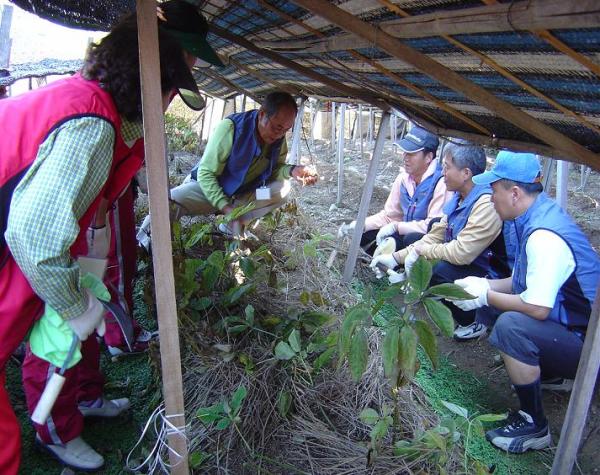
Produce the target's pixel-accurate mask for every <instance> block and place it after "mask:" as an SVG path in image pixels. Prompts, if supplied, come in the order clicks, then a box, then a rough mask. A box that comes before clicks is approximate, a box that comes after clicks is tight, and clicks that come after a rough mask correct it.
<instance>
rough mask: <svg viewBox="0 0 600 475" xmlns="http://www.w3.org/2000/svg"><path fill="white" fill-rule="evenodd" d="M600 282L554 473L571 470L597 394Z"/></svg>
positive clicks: (599, 359) (561, 433) (599, 354)
mask: <svg viewBox="0 0 600 475" xmlns="http://www.w3.org/2000/svg"><path fill="white" fill-rule="evenodd" d="M599 322H600V282H598V285H597V286H596V298H595V299H594V303H593V305H592V313H591V314H590V321H589V324H588V327H587V333H586V337H585V341H584V343H583V350H582V351H581V357H580V358H579V366H578V367H577V376H575V384H574V386H573V391H572V392H571V397H570V398H569V407H568V408H567V414H566V415H565V420H564V422H563V426H562V429H561V431H560V441H559V443H558V448H557V450H556V454H555V455H554V463H553V464H552V471H551V472H550V474H551V475H565V474H569V473H571V471H572V470H573V465H574V464H575V459H576V458H577V451H578V450H579V443H580V441H581V434H582V433H583V429H584V427H585V421H586V419H587V415H588V409H589V407H590V401H591V400H592V396H593V395H594V387H595V385H596V379H597V377H598V370H599V369H600V351H598V348H599V347H600V323H599Z"/></svg>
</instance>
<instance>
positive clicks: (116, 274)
mask: <svg viewBox="0 0 600 475" xmlns="http://www.w3.org/2000/svg"><path fill="white" fill-rule="evenodd" d="M133 205H134V196H133V187H132V186H131V185H129V186H128V187H127V189H126V190H125V192H124V193H123V194H122V195H121V197H120V198H119V199H118V200H117V201H116V203H115V205H114V207H113V208H112V209H111V210H110V211H109V222H110V228H111V238H110V239H111V241H110V249H109V251H108V256H107V258H108V266H107V269H106V277H105V279H104V281H105V282H106V283H107V284H108V286H109V289H110V292H111V295H112V296H113V301H116V302H119V304H120V305H121V307H122V308H124V309H127V310H128V313H129V314H130V315H132V311H133V278H134V277H135V271H136V257H137V240H136V237H135V213H134V208H133ZM133 330H134V338H135V337H137V335H138V334H139V332H140V331H141V327H140V326H139V325H138V324H137V322H136V321H135V320H134V321H133ZM104 342H105V343H106V344H107V345H108V346H118V347H120V348H125V346H126V345H125V339H124V337H123V333H122V332H121V329H120V327H119V325H118V323H117V322H115V320H114V318H113V317H112V315H110V314H107V317H106V334H105V335H104Z"/></svg>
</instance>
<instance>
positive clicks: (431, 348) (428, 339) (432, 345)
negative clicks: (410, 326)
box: [414, 320, 438, 369]
mask: <svg viewBox="0 0 600 475" xmlns="http://www.w3.org/2000/svg"><path fill="white" fill-rule="evenodd" d="M414 328H415V332H417V336H418V337H419V345H421V347H422V348H423V349H424V350H425V353H426V354H427V356H428V358H429V361H431V365H432V366H433V369H437V366H438V347H437V340H436V339H435V335H434V334H433V332H432V331H431V327H430V326H429V324H428V323H427V322H424V321H423V320H417V321H416V322H415V326H414Z"/></svg>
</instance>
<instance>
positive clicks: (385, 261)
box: [369, 254, 398, 279]
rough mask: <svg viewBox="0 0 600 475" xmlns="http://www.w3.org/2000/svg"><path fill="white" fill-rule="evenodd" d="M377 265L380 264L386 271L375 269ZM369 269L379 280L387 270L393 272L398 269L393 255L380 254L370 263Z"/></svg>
mask: <svg viewBox="0 0 600 475" xmlns="http://www.w3.org/2000/svg"><path fill="white" fill-rule="evenodd" d="M377 264H381V265H382V266H383V267H385V268H386V271H383V270H381V269H379V268H377ZM369 267H370V268H371V269H373V272H375V277H377V278H378V279H381V278H382V277H383V276H384V275H386V272H387V270H394V269H395V268H396V267H398V261H397V260H396V259H395V258H394V255H393V254H380V255H379V256H377V257H375V258H374V259H373V260H372V261H371V263H370V264H369Z"/></svg>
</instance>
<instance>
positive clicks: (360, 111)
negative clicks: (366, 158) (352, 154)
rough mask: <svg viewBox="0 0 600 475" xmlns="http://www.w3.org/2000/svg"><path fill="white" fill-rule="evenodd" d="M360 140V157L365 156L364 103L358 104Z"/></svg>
mask: <svg viewBox="0 0 600 475" xmlns="http://www.w3.org/2000/svg"><path fill="white" fill-rule="evenodd" d="M358 140H360V158H363V152H364V141H363V122H362V104H359V105H358Z"/></svg>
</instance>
